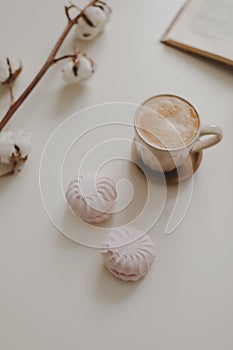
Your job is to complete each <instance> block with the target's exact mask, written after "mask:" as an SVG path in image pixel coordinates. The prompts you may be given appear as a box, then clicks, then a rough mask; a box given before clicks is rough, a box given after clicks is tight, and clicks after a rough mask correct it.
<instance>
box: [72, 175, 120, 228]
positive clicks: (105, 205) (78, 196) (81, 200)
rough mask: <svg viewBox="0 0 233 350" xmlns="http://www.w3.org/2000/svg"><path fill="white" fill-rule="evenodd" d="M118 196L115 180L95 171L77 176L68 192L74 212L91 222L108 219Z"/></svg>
mask: <svg viewBox="0 0 233 350" xmlns="http://www.w3.org/2000/svg"><path fill="white" fill-rule="evenodd" d="M116 198H117V192H116V184H115V182H114V181H113V180H112V179H110V178H109V177H102V176H99V175H97V174H95V173H87V174H84V175H80V176H77V177H76V178H75V179H74V180H73V181H72V182H71V183H70V184H69V186H68V189H67V192H66V199H67V202H68V204H69V206H70V208H71V210H72V212H73V213H74V214H75V215H76V216H79V217H80V218H81V219H82V220H84V221H86V222H89V223H91V222H97V223H98V222H102V221H104V220H107V219H108V218H109V217H110V216H111V215H112V213H111V211H112V208H113V206H114V204H115V201H116Z"/></svg>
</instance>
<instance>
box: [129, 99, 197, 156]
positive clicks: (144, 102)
mask: <svg viewBox="0 0 233 350" xmlns="http://www.w3.org/2000/svg"><path fill="white" fill-rule="evenodd" d="M157 97H175V98H178V99H179V100H182V101H184V102H185V103H187V104H188V105H189V106H190V107H192V108H193V109H194V111H195V113H196V115H197V117H198V128H197V131H196V134H195V136H194V138H193V139H192V140H191V141H190V142H189V143H188V144H187V145H184V146H181V147H177V148H162V147H159V146H157V145H155V144H153V143H152V142H150V141H147V140H145V139H144V138H143V137H142V135H140V133H139V131H138V128H137V126H136V118H137V115H138V112H139V111H140V109H141V108H142V107H144V106H145V104H146V103H147V102H149V101H150V100H152V99H154V98H157ZM148 108H149V107H148ZM134 128H135V131H136V133H137V135H138V137H139V138H140V139H141V140H142V141H143V142H145V143H146V144H147V145H149V146H150V147H152V148H155V149H158V150H159V151H165V152H173V151H181V150H182V149H185V148H188V147H190V146H191V145H192V144H193V143H194V142H195V141H196V139H197V138H198V136H199V134H200V130H201V121H200V116H199V113H198V112H197V110H196V108H195V107H194V106H193V105H192V104H191V103H190V102H189V101H188V100H186V99H185V98H183V97H181V96H179V95H174V94H159V95H154V96H152V97H149V98H147V99H145V100H144V101H143V102H142V103H141V104H140V105H139V106H138V107H137V109H136V112H135V114H134Z"/></svg>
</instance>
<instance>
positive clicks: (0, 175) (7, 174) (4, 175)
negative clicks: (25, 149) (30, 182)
mask: <svg viewBox="0 0 233 350" xmlns="http://www.w3.org/2000/svg"><path fill="white" fill-rule="evenodd" d="M14 174H15V169H14V168H13V169H12V170H9V171H8V172H6V173H4V174H0V178H1V177H7V176H12V175H14Z"/></svg>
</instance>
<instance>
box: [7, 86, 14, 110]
mask: <svg viewBox="0 0 233 350" xmlns="http://www.w3.org/2000/svg"><path fill="white" fill-rule="evenodd" d="M8 90H9V93H10V98H11V106H12V105H13V104H14V102H15V99H14V94H13V87H12V84H8Z"/></svg>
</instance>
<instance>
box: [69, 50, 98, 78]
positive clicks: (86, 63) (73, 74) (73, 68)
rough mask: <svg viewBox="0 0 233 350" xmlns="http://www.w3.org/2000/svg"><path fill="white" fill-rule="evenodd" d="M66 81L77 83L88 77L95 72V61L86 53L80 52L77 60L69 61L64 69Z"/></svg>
mask: <svg viewBox="0 0 233 350" xmlns="http://www.w3.org/2000/svg"><path fill="white" fill-rule="evenodd" d="M62 72H63V79H64V81H65V82H66V83H69V84H75V83H78V82H79V81H80V80H83V79H87V78H88V77H90V76H91V74H92V73H93V72H94V63H93V62H92V60H91V59H90V58H88V57H87V56H85V55H82V54H79V55H78V56H77V58H76V59H75V60H72V59H71V60H69V61H67V62H66V63H65V64H64V66H63V69H62Z"/></svg>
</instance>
